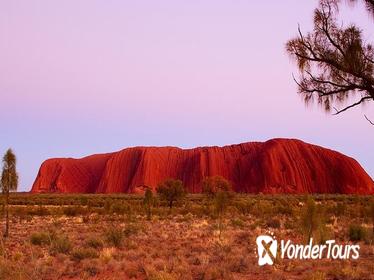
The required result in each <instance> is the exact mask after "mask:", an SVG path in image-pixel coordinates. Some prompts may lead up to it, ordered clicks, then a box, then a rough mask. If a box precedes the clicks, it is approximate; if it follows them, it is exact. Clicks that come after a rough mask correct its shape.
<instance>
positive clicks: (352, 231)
mask: <svg viewBox="0 0 374 280" xmlns="http://www.w3.org/2000/svg"><path fill="white" fill-rule="evenodd" d="M348 235H349V240H351V241H361V240H364V239H365V237H366V231H365V229H364V228H363V227H362V226H361V225H356V224H352V225H350V226H349V232H348Z"/></svg>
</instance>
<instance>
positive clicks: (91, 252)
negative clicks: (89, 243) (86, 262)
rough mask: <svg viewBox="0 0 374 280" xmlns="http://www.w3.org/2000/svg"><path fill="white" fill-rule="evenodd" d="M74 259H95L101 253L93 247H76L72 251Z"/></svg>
mask: <svg viewBox="0 0 374 280" xmlns="http://www.w3.org/2000/svg"><path fill="white" fill-rule="evenodd" d="M71 257H72V259H73V260H76V261H81V260H83V259H94V258H98V257H99V253H98V252H97V251H96V250H95V249H93V248H84V247H81V248H76V249H74V250H73V251H72V252H71Z"/></svg>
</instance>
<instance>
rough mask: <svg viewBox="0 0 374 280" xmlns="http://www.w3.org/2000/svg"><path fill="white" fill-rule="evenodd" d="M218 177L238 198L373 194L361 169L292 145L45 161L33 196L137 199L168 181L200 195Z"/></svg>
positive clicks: (143, 150) (146, 150) (145, 150)
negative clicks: (132, 196) (125, 195)
mask: <svg viewBox="0 0 374 280" xmlns="http://www.w3.org/2000/svg"><path fill="white" fill-rule="evenodd" d="M213 175H221V176H223V177H225V178H226V179H228V180H229V181H230V182H231V183H232V184H233V187H234V190H235V191H236V192H244V193H259V192H262V193H292V194H297V193H346V194H352V193H354V194H374V182H373V180H372V179H371V178H370V176H369V175H368V174H367V173H366V172H365V170H364V169H363V168H362V167H361V166H360V164H359V163H358V162H357V161H356V160H354V159H353V158H350V157H348V156H345V155H343V154H341V153H338V152H335V151H332V150H329V149H326V148H322V147H319V146H316V145H312V144H308V143H305V142H302V141H300V140H295V139H272V140H269V141H266V142H263V143H262V142H248V143H242V144H238V145H230V146H224V147H199V148H194V149H180V148H175V147H134V148H127V149H124V150H122V151H119V152H115V153H108V154H101V155H92V156H88V157H84V158H81V159H72V158H56V159H48V160H46V161H45V162H44V163H43V164H42V165H41V167H40V170H39V173H38V175H37V177H36V179H35V182H34V184H33V186H32V190H31V192H34V193H40V192H63V193H64V192H67V193H117V192H124V193H134V192H135V193H137V192H139V190H140V189H141V188H144V186H148V187H151V188H153V189H154V188H155V187H156V186H157V184H158V183H160V182H161V181H163V180H165V179H167V178H176V179H180V180H182V181H183V183H184V185H185V187H186V188H187V190H188V191H189V192H192V193H199V192H201V181H202V179H203V178H204V177H205V176H213Z"/></svg>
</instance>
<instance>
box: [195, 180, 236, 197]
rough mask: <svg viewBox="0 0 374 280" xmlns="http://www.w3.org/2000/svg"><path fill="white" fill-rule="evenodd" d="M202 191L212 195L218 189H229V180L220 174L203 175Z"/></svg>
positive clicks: (230, 188)
mask: <svg viewBox="0 0 374 280" xmlns="http://www.w3.org/2000/svg"><path fill="white" fill-rule="evenodd" d="M202 189H203V193H204V194H206V195H208V196H209V197H214V196H215V195H216V193H217V192H219V191H231V190H232V187H231V184H230V182H229V181H227V180H226V179H225V178H223V177H222V176H212V177H205V178H204V179H203V182H202Z"/></svg>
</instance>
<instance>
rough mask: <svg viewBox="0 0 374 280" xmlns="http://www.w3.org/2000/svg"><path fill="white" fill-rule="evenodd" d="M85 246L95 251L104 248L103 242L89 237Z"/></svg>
mask: <svg viewBox="0 0 374 280" xmlns="http://www.w3.org/2000/svg"><path fill="white" fill-rule="evenodd" d="M86 246H88V247H91V248H95V249H100V248H102V247H104V242H103V241H102V240H101V239H100V238H96V237H91V238H89V239H87V241H86Z"/></svg>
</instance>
